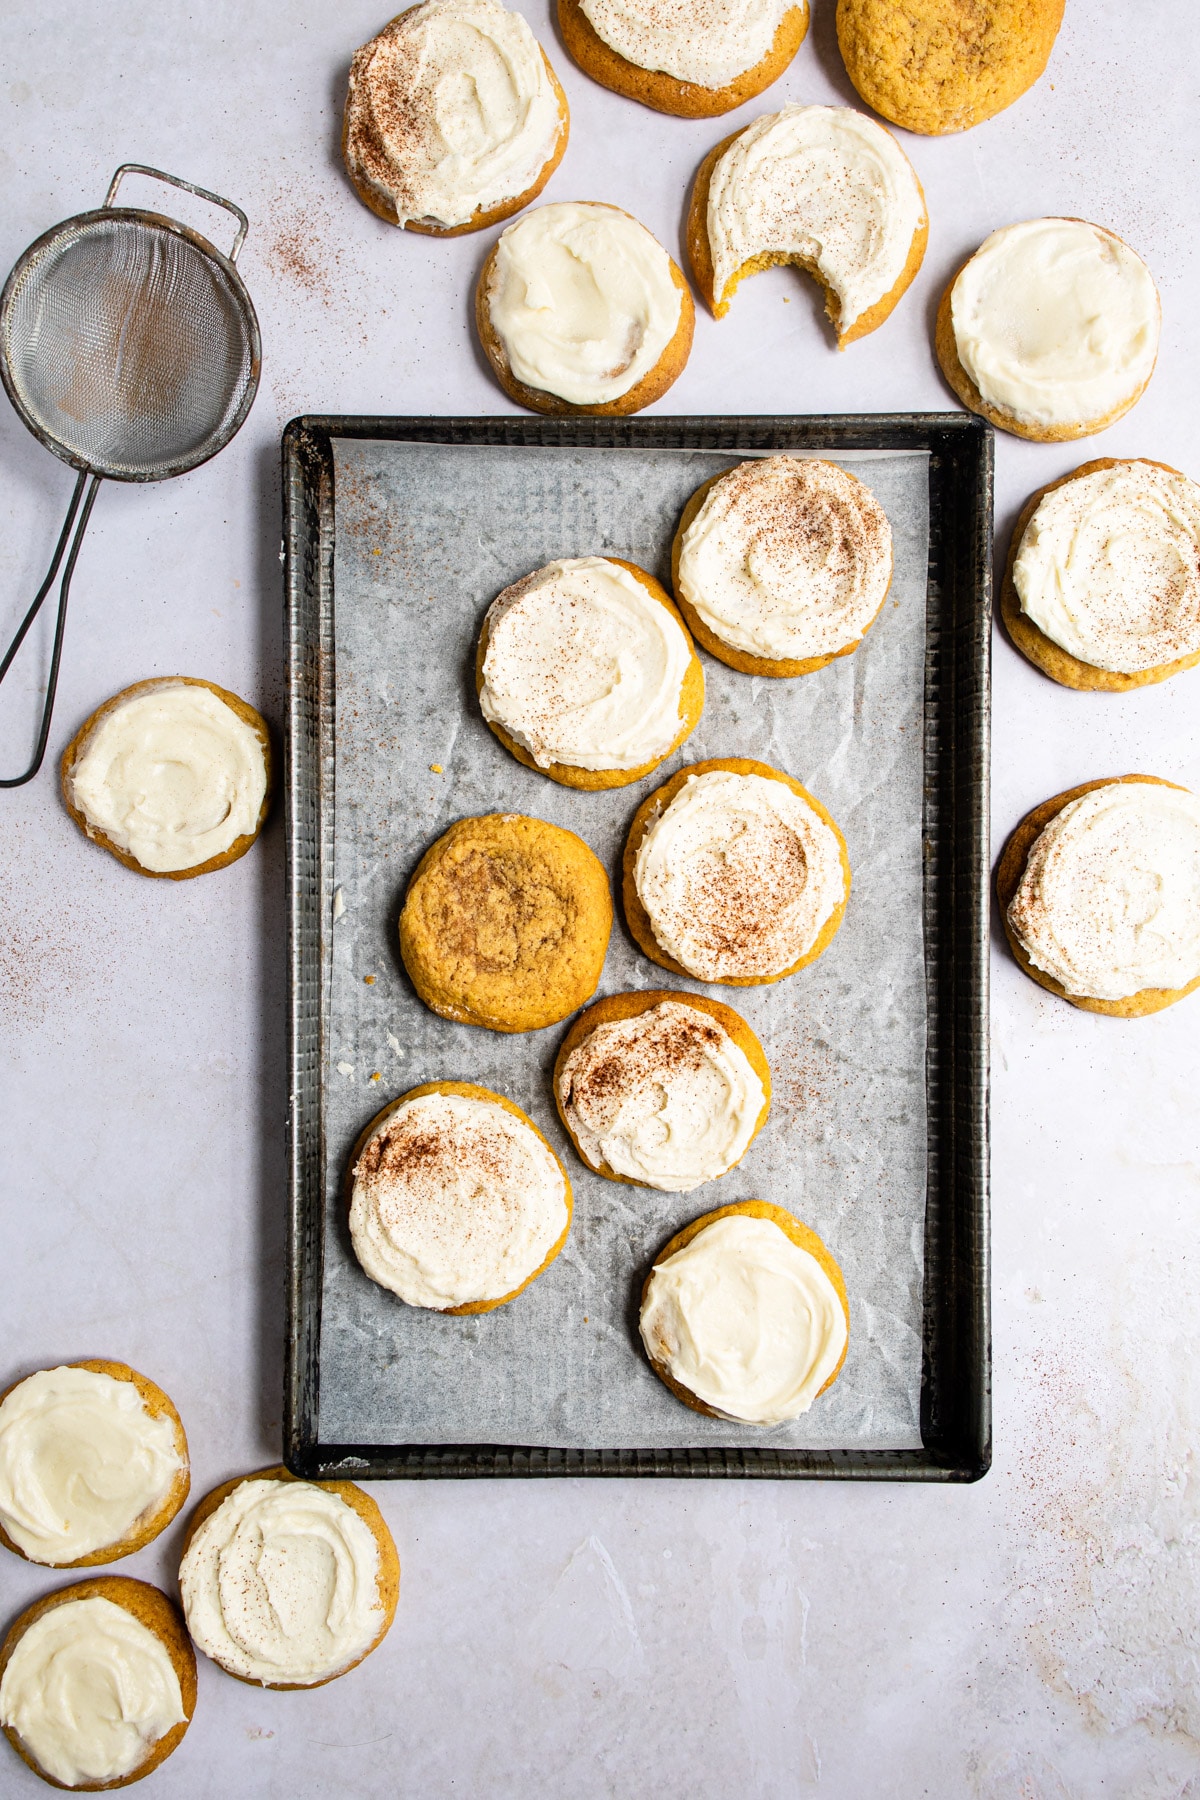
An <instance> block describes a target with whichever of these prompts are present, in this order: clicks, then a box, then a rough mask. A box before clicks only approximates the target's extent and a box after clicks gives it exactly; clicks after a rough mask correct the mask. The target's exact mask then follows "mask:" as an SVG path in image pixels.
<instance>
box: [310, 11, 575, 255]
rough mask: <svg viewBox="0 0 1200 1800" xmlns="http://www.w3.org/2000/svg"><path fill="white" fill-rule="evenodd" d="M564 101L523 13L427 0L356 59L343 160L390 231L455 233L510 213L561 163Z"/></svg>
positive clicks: (565, 123) (564, 135)
mask: <svg viewBox="0 0 1200 1800" xmlns="http://www.w3.org/2000/svg"><path fill="white" fill-rule="evenodd" d="M569 128H570V126H569V115H568V110H567V99H566V95H565V94H564V93H563V91H562V89H561V87H560V86H559V85H558V79H557V77H556V76H555V73H554V70H553V69H552V68H551V67H550V60H549V58H548V57H547V55H546V53H545V51H544V50H543V49H542V47H541V45H540V44H539V43H538V41H537V39H536V38H535V37H534V35H533V33H532V31H531V30H530V29H529V26H528V25H527V24H526V22H525V20H524V19H523V18H522V17H521V15H520V13H517V12H509V11H508V9H507V8H506V7H504V6H501V5H500V4H499V0H422V3H421V4H420V5H419V6H410V7H409V8H408V10H407V11H406V12H402V13H400V14H399V15H398V16H397V17H396V18H394V19H393V20H392V21H391V23H390V24H389V25H385V27H384V28H383V30H382V31H381V32H380V33H379V34H378V36H376V37H373V38H372V39H371V41H370V43H369V44H364V45H363V47H362V49H361V50H358V51H356V52H355V55H354V60H353V62H352V63H351V65H350V85H349V91H348V93H347V96H346V111H345V118H344V122H343V126H342V155H343V158H344V160H345V164H346V170H347V173H348V174H349V176H350V179H351V181H352V182H353V183H354V187H355V189H356V190H357V192H358V196H359V198H360V199H361V200H362V201H363V202H364V203H365V204H366V205H367V206H369V207H370V208H371V211H372V212H373V213H377V214H378V216H379V217H380V218H381V219H384V220H386V221H387V223H388V224H389V225H403V226H404V227H405V228H406V229H407V230H409V231H419V232H424V233H425V234H426V235H428V236H431V237H459V236H461V235H462V234H463V233H464V232H468V231H482V230H484V229H485V228H486V227H487V226H489V225H497V224H499V223H500V221H501V220H502V219H508V218H511V217H512V215H513V213H515V212H520V210H521V208H522V207H523V206H528V204H529V202H530V201H531V200H534V199H536V198H537V196H538V195H539V194H540V193H541V191H542V189H543V188H544V187H545V185H546V183H547V182H548V181H549V179H550V177H551V175H552V174H553V173H554V171H555V169H556V168H557V167H558V165H559V163H560V162H561V161H562V157H563V152H564V151H565V150H566V147H567V134H568V131H569Z"/></svg>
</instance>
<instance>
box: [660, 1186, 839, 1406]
mask: <svg viewBox="0 0 1200 1800" xmlns="http://www.w3.org/2000/svg"><path fill="white" fill-rule="evenodd" d="M641 1332H642V1342H643V1343H644V1344H645V1346H646V1352H647V1354H648V1355H649V1357H650V1359H651V1361H652V1362H655V1363H658V1364H660V1365H662V1367H664V1368H665V1369H666V1370H667V1373H668V1374H669V1375H671V1376H672V1378H673V1379H674V1380H675V1381H677V1382H678V1383H679V1384H680V1386H681V1387H685V1388H687V1390H688V1392H689V1393H691V1394H695V1396H696V1398H697V1399H698V1400H703V1401H704V1402H705V1404H706V1405H707V1406H711V1407H712V1409H713V1411H714V1412H717V1413H720V1415H721V1417H722V1418H725V1419H735V1420H737V1421H739V1422H740V1423H742V1424H746V1425H779V1424H782V1422H783V1421H784V1420H785V1419H795V1418H798V1417H799V1416H800V1414H801V1413H804V1412H807V1411H808V1409H809V1407H810V1406H811V1405H812V1403H813V1401H814V1400H815V1399H816V1397H817V1395H818V1394H819V1393H820V1391H821V1389H822V1388H823V1387H824V1386H825V1383H826V1382H827V1381H828V1380H829V1378H830V1376H831V1375H832V1374H833V1372H834V1370H835V1369H836V1368H837V1366H838V1363H839V1362H840V1360H841V1356H842V1351H843V1350H844V1349H845V1347H846V1338H847V1336H848V1332H847V1328H846V1314H845V1312H844V1310H843V1308H842V1302H841V1298H840V1296H839V1294H838V1291H837V1289H836V1288H835V1287H834V1285H833V1283H832V1281H831V1280H830V1279H829V1277H828V1275H827V1274H826V1273H825V1271H824V1269H823V1268H822V1267H821V1264H820V1263H819V1262H818V1261H817V1259H816V1257H815V1256H813V1255H812V1254H811V1253H810V1252H809V1251H807V1250H802V1249H801V1248H800V1246H799V1244H795V1243H793V1242H792V1240H791V1238H790V1237H788V1235H787V1233H786V1232H785V1231H784V1230H783V1229H782V1227H781V1226H779V1225H777V1224H776V1223H775V1222H774V1220H773V1219H759V1218H754V1217H752V1216H751V1215H750V1214H748V1213H739V1214H734V1215H731V1216H730V1217H728V1218H724V1219H717V1220H714V1222H713V1223H712V1224H711V1225H706V1226H705V1228H704V1230H703V1231H700V1232H698V1233H697V1234H696V1236H695V1237H694V1238H693V1239H692V1241H691V1243H690V1244H688V1245H687V1246H686V1248H684V1249H683V1250H677V1251H676V1252H675V1254H674V1255H673V1256H668V1257H667V1259H666V1261H665V1262H661V1263H656V1264H655V1265H654V1272H653V1274H652V1275H651V1277H650V1282H649V1286H648V1287H647V1289H646V1295H645V1298H644V1299H643V1301H642V1319H641Z"/></svg>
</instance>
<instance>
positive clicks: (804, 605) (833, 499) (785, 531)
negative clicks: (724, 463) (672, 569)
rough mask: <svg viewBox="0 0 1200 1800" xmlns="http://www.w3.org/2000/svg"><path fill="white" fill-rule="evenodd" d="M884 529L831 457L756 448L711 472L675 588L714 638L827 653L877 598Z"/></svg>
mask: <svg viewBox="0 0 1200 1800" xmlns="http://www.w3.org/2000/svg"><path fill="white" fill-rule="evenodd" d="M891 576H892V532H891V527H890V525H889V524H888V519H887V514H886V513H885V512H884V510H883V508H882V506H880V504H879V502H878V500H876V498H875V496H874V495H873V494H872V492H871V490H870V489H869V488H868V487H866V486H864V484H863V483H862V482H861V481H858V480H857V479H856V478H855V477H854V476H853V475H850V474H848V473H847V472H846V471H845V470H844V469H839V468H838V466H837V464H836V463H830V462H823V461H821V460H819V459H817V458H809V459H804V458H799V457H794V456H766V457H763V458H761V459H760V460H756V461H754V462H744V463H741V464H739V466H738V467H737V468H736V469H731V470H730V471H729V473H728V474H727V475H722V476H721V478H720V480H719V481H717V482H716V483H714V485H713V486H712V487H711V488H710V489H709V491H708V493H707V494H706V495H705V498H704V501H703V503H702V505H701V507H700V510H699V512H698V513H697V514H696V516H695V518H694V519H693V520H692V522H691V524H690V525H689V526H688V528H687V530H686V531H685V532H684V534H683V540H682V543H681V546H680V553H679V571H678V577H679V591H680V593H681V594H682V596H683V598H684V599H685V600H686V601H687V602H688V604H689V605H691V606H693V607H695V609H696V611H697V613H698V614H699V615H700V617H701V618H702V619H703V621H704V623H705V624H706V625H707V626H708V628H709V630H710V631H711V632H713V633H714V635H715V636H717V637H719V638H720V639H721V641H722V642H723V643H726V644H729V645H731V646H732V647H733V648H734V649H735V650H741V651H744V652H746V653H747V654H749V655H753V656H761V657H767V658H770V659H773V660H776V661H782V660H785V659H786V660H796V661H803V660H805V659H807V658H810V657H819V656H834V655H836V654H837V652H838V651H839V650H844V649H845V648H846V647H847V645H850V644H855V643H857V642H858V640H859V638H861V637H862V635H863V633H864V631H866V629H867V627H868V625H870V623H871V621H872V620H873V619H874V617H875V615H876V613H877V612H878V611H879V608H880V607H881V606H882V605H883V600H884V595H885V594H886V593H887V590H888V584H889V582H890V581H891Z"/></svg>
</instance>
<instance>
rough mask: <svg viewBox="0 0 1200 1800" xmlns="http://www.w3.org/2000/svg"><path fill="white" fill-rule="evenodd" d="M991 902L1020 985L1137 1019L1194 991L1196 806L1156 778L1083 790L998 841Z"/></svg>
mask: <svg viewBox="0 0 1200 1800" xmlns="http://www.w3.org/2000/svg"><path fill="white" fill-rule="evenodd" d="M996 893H997V897H998V899H999V901H1000V907H1001V916H1002V918H1003V920H1004V930H1005V934H1006V936H1007V938H1008V942H1009V945H1010V947H1011V949H1012V953H1013V955H1014V956H1015V957H1016V960H1017V962H1018V964H1019V965H1020V967H1021V968H1022V969H1023V970H1024V971H1025V973H1026V975H1028V976H1029V977H1030V979H1031V980H1033V981H1036V982H1037V983H1038V985H1039V986H1040V987H1044V988H1047V989H1048V990H1049V991H1050V993H1052V994H1058V995H1060V996H1061V997H1062V998H1063V999H1064V1000H1069V1001H1070V1002H1071V1004H1072V1005H1073V1006H1078V1007H1081V1008H1082V1009H1083V1010H1084V1011H1085V1012H1097V1013H1108V1014H1110V1015H1111V1016H1112V1017H1115V1018H1121V1019H1132V1018H1138V1017H1140V1016H1141V1015H1142V1014H1144V1013H1152V1012H1159V1011H1161V1010H1162V1008H1163V1007H1165V1006H1173V1005H1174V1003H1175V1001H1176V1000H1182V999H1183V998H1184V996H1185V995H1186V994H1190V993H1191V992H1192V991H1193V989H1195V988H1196V987H1200V799H1197V797H1196V795H1195V794H1192V793H1189V791H1188V790H1187V789H1186V788H1181V787H1177V786H1176V785H1175V784H1174V783H1173V782H1168V781H1163V780H1161V779H1160V778H1159V777H1158V776H1157V775H1121V776H1117V777H1115V778H1113V779H1109V780H1105V781H1086V782H1084V783H1083V785H1082V786H1080V787H1075V788H1069V789H1068V790H1067V792H1066V793H1063V794H1056V795H1055V796H1054V798H1053V799H1052V800H1046V801H1043V803H1042V804H1041V806H1035V807H1034V809H1033V811H1032V812H1031V813H1029V814H1027V815H1026V817H1025V818H1024V819H1022V821H1021V823H1020V824H1019V825H1018V826H1017V828H1016V830H1015V831H1014V832H1013V834H1012V836H1011V837H1010V838H1009V840H1008V843H1007V845H1006V846H1005V849H1004V854H1003V856H1002V857H1001V859H1000V864H999V867H998V869H997V871H996Z"/></svg>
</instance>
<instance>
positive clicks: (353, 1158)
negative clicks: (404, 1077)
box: [345, 1081, 575, 1318]
mask: <svg viewBox="0 0 1200 1800" xmlns="http://www.w3.org/2000/svg"><path fill="white" fill-rule="evenodd" d="M423 1094H461V1095H462V1096H463V1098H464V1099H465V1100H490V1101H491V1102H492V1103H493V1104H494V1105H496V1106H502V1107H503V1108H504V1110H505V1112H509V1113H511V1114H512V1115H513V1117H514V1118H515V1119H520V1121H521V1123H522V1124H523V1125H528V1127H529V1129H530V1131H532V1132H533V1134H534V1136H535V1137H538V1138H541V1140H542V1143H543V1144H544V1145H545V1146H546V1149H547V1150H548V1151H549V1152H550V1154H551V1156H552V1157H553V1158H554V1160H555V1162H556V1163H557V1164H558V1166H559V1169H560V1170H561V1171H562V1178H563V1189H564V1198H565V1199H566V1203H567V1222H566V1224H565V1225H564V1226H563V1229H562V1236H561V1237H559V1238H557V1239H556V1240H555V1242H554V1243H553V1244H551V1246H550V1248H549V1250H548V1251H547V1252H546V1254H545V1256H544V1257H543V1258H542V1261H541V1262H540V1263H539V1264H538V1266H537V1268H536V1269H534V1271H533V1273H532V1274H531V1275H527V1276H526V1277H525V1279H524V1281H523V1282H522V1283H521V1285H520V1287H515V1288H514V1289H513V1290H512V1293H511V1294H501V1295H500V1297H499V1298H498V1299H496V1300H469V1301H467V1303H466V1305H464V1306H432V1307H427V1308H424V1309H423V1310H424V1311H428V1312H437V1313H442V1314H444V1315H445V1316H446V1317H447V1318H459V1317H460V1316H462V1315H464V1314H466V1313H485V1312H495V1310H496V1308H497V1307H498V1306H507V1305H508V1303H509V1301H510V1300H515V1299H516V1298H517V1295H518V1294H523V1293H524V1292H525V1289H526V1288H527V1287H529V1286H530V1285H531V1283H532V1282H535V1281H536V1280H537V1278H538V1276H539V1275H544V1274H545V1272H546V1270H547V1269H548V1268H549V1267H550V1264H551V1263H552V1262H553V1261H554V1259H555V1257H556V1256H557V1255H558V1253H559V1251H560V1250H561V1249H562V1247H563V1245H564V1244H565V1243H566V1241H567V1239H568V1237H569V1236H570V1235H571V1220H572V1219H573V1217H574V1216H575V1197H574V1195H573V1193H572V1192H571V1182H570V1177H569V1176H568V1174H567V1171H566V1169H565V1168H564V1167H563V1161H562V1158H561V1156H559V1154H558V1151H557V1150H556V1149H555V1148H554V1145H553V1144H552V1143H551V1142H550V1140H549V1138H548V1137H547V1136H546V1135H545V1133H544V1132H542V1131H539V1130H538V1128H537V1126H536V1125H535V1124H534V1122H533V1120H532V1119H531V1118H530V1117H529V1114H528V1113H527V1112H522V1110H521V1108H520V1107H519V1106H518V1105H517V1104H516V1102H515V1101H512V1100H509V1099H506V1098H505V1096H504V1095H503V1094H496V1093H493V1091H492V1089H491V1088H485V1087H478V1086H476V1084H475V1083H474V1082H473V1081H426V1082H424V1083H423V1084H422V1085H421V1086H420V1087H415V1088H409V1090H408V1092H407V1094H401V1095H400V1098H399V1099H398V1100H392V1101H390V1102H389V1103H388V1105H387V1106H385V1107H384V1109H383V1111H382V1112H378V1113H376V1115H375V1117H374V1118H373V1119H372V1120H371V1123H370V1124H369V1125H368V1126H367V1128H366V1130H365V1131H362V1132H360V1133H359V1135H358V1139H357V1142H356V1143H355V1145H354V1149H353V1150H352V1151H351V1153H350V1161H349V1163H348V1165H347V1168H346V1185H345V1196H346V1210H347V1212H349V1210H350V1201H351V1198H352V1197H353V1193H354V1170H355V1167H356V1165H357V1163H358V1159H359V1157H360V1156H361V1155H362V1153H363V1151H364V1150H365V1149H366V1147H367V1145H368V1144H369V1143H370V1141H371V1139H372V1138H373V1137H374V1136H375V1134H376V1132H378V1131H381V1130H382V1129H383V1127H384V1126H385V1125H386V1124H387V1122H388V1120H389V1119H390V1118H391V1117H392V1115H393V1113H397V1112H399V1110H400V1108H401V1107H402V1106H404V1105H405V1104H406V1103H407V1102H408V1101H409V1100H419V1099H420V1098H421V1096H422V1095H423ZM397 1299H399V1295H397Z"/></svg>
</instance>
